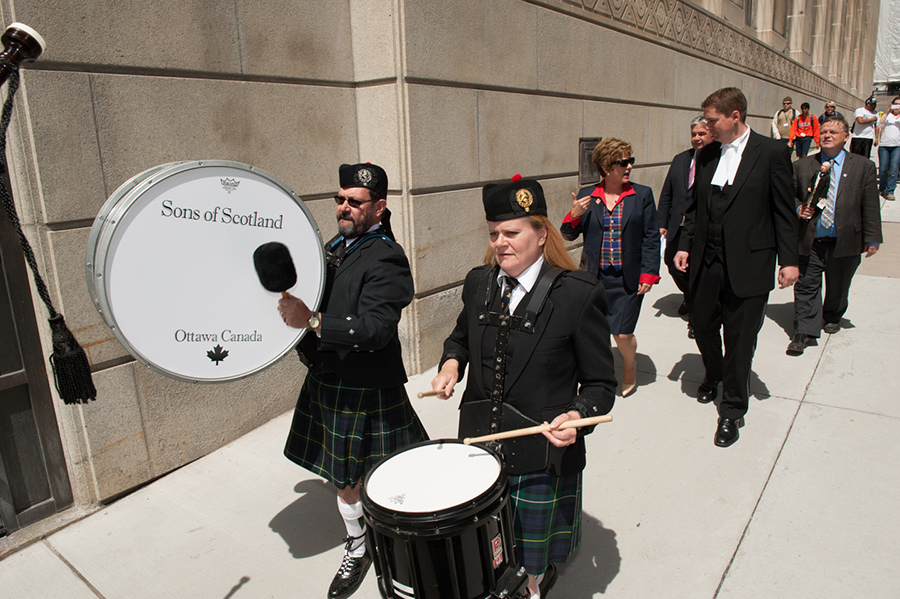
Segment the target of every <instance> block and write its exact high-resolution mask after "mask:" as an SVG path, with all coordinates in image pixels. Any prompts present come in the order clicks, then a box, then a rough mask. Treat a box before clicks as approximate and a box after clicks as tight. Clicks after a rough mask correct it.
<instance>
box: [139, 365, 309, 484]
mask: <svg viewBox="0 0 900 599" xmlns="http://www.w3.org/2000/svg"><path fill="white" fill-rule="evenodd" d="M305 371H306V370H305V368H304V367H303V365H302V364H300V361H299V359H298V358H297V354H296V352H293V351H291V352H288V354H287V355H286V356H285V357H284V358H282V359H281V360H280V361H279V362H277V363H276V364H274V365H273V366H271V367H269V368H267V369H266V370H264V371H262V372H259V373H257V374H254V375H252V376H250V377H247V378H245V379H243V380H239V381H234V382H230V383H217V384H209V385H198V384H192V383H185V382H181V381H175V380H172V379H168V378H166V377H164V376H162V375H159V374H156V373H155V372H153V371H151V370H150V369H149V368H144V367H142V366H139V365H135V373H136V376H135V380H136V386H137V390H138V400H139V402H140V406H141V413H142V415H143V418H144V431H145V434H146V436H147V450H148V454H149V458H150V469H151V473H152V475H153V476H154V477H156V476H160V475H162V474H165V473H166V472H169V471H170V470H173V469H175V468H178V467H179V466H182V465H184V464H186V463H188V462H190V461H192V460H195V459H197V458H199V457H201V456H204V455H206V454H208V453H210V452H212V451H213V450H215V449H218V448H219V447H221V446H223V445H225V444H226V443H228V442H229V441H231V440H232V439H236V438H237V437H240V436H241V435H244V434H246V433H248V432H250V431H251V430H253V429H254V428H256V427H258V426H261V425H262V424H263V423H265V422H268V421H269V420H271V419H272V418H274V417H275V416H278V415H279V414H283V413H284V412H286V411H288V410H290V409H291V408H292V407H293V406H294V405H295V403H296V400H297V395H298V394H299V392H300V386H301V385H302V383H303V376H304V375H305ZM285 435H287V431H285Z"/></svg>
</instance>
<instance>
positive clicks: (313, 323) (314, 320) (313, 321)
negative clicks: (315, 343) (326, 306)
mask: <svg viewBox="0 0 900 599" xmlns="http://www.w3.org/2000/svg"><path fill="white" fill-rule="evenodd" d="M308 324H309V328H311V329H317V328H319V325H320V324H322V320H321V319H320V318H319V313H318V312H313V315H312V316H310V317H309V323H308Z"/></svg>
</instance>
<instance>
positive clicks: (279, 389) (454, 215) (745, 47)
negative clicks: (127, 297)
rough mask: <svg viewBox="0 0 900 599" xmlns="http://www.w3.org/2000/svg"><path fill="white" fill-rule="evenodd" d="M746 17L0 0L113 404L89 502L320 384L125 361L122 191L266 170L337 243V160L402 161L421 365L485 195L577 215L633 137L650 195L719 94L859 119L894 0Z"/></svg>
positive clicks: (36, 202)
mask: <svg viewBox="0 0 900 599" xmlns="http://www.w3.org/2000/svg"><path fill="white" fill-rule="evenodd" d="M777 1H784V0H777ZM745 2H749V0H704V1H703V2H702V3H697V4H694V3H688V2H680V1H678V0H584V1H571V0H530V1H529V0H490V2H486V1H484V0H454V1H444V2H434V1H431V0H293V1H291V2H286V1H283V0H282V1H279V0H254V1H252V2H251V1H249V0H203V1H200V0H179V1H175V0H157V1H155V2H149V3H133V2H121V3H110V2H104V1H101V0H80V1H78V2H75V1H73V0H45V1H44V2H34V1H33V0H29V1H20V0H2V2H0V16H2V17H3V20H4V22H11V21H13V20H18V21H21V22H24V23H26V24H29V25H31V26H32V27H34V28H35V29H37V30H38V31H40V32H41V34H42V35H43V36H44V37H45V38H46V40H47V42H48V46H49V47H48V50H47V51H46V53H45V54H44V55H43V56H42V57H41V58H40V60H39V61H37V62H36V63H34V64H30V65H27V66H26V68H24V69H23V72H22V87H21V89H20V92H19V95H18V96H17V100H16V102H17V104H16V111H15V115H14V120H13V124H12V127H11V129H10V144H9V145H10V148H9V157H10V166H11V176H12V180H13V193H14V196H15V198H16V202H17V205H18V208H19V211H20V214H21V216H22V218H23V221H24V222H25V223H26V226H27V233H28V235H29V237H30V238H31V240H32V243H33V245H34V246H35V248H36V251H37V253H38V259H39V261H40V264H41V268H42V272H43V273H44V275H45V277H46V279H47V280H48V283H49V284H50V286H51V292H52V295H53V299H54V302H55V304H56V306H57V308H58V309H59V311H60V312H62V313H64V314H65V315H66V319H67V322H68V323H69V326H70V328H71V329H72V330H73V332H74V333H75V334H76V336H77V337H78V338H79V340H80V341H81V343H82V344H83V345H84V346H85V348H86V350H87V352H88V355H89V358H90V360H91V363H92V365H93V369H94V379H95V383H96V385H97V388H98V391H99V396H98V399H97V401H95V402H93V403H92V404H90V405H87V406H76V407H72V406H64V405H62V404H61V402H58V407H57V415H58V420H59V425H60V429H61V431H62V437H63V444H64V447H65V451H66V457H67V462H68V464H69V474H70V477H71V479H72V483H73V487H74V490H75V495H76V501H77V502H81V503H84V502H94V501H98V500H103V499H106V498H109V497H112V496H115V495H117V494H119V493H122V492H124V491H126V490H128V489H130V488H132V487H134V486H137V485H139V484H142V483H144V482H146V481H148V480H151V479H152V478H154V477H156V476H159V475H162V474H164V473H165V472H168V471H170V470H172V469H174V468H177V467H178V466H180V465H182V464H185V463H187V462H189V461H191V460H193V459H196V458H197V457H200V456H202V455H205V454H206V453H209V452H210V451H212V450H214V449H216V448H218V447H220V446H221V445H223V444H224V443H227V442H228V441H229V440H231V439H234V438H236V437H237V436H240V435H241V434H243V433H245V432H247V431H248V430H250V429H252V428H254V427H256V426H258V425H259V424H261V423H262V422H265V421H266V420H268V419H270V418H271V417H273V416H275V415H277V414H280V413H283V412H284V411H286V410H288V409H290V407H291V406H292V404H293V402H294V400H295V397H296V393H297V390H298V389H299V386H300V383H301V380H302V377H303V369H302V367H301V366H300V365H299V363H298V362H297V360H296V358H295V357H294V356H293V354H290V355H289V356H288V357H286V358H285V359H284V360H282V361H281V362H280V363H279V364H277V365H276V366H274V367H272V368H270V369H269V370H267V371H265V372H263V373H261V374H258V375H255V376H253V377H250V378H248V379H246V380H243V381H240V382H235V383H228V384H219V385H191V384H187V383H181V382H177V381H173V380H169V379H166V378H165V377H162V376H160V375H158V374H155V373H154V372H152V371H150V370H148V369H147V368H145V367H143V366H141V365H140V364H139V363H137V362H135V361H134V360H133V359H132V358H131V356H129V355H128V353H127V352H126V351H125V350H124V348H123V347H122V346H121V345H120V344H119V343H118V342H117V341H116V340H115V338H114V336H113V335H112V333H111V332H110V331H109V329H108V328H107V327H106V325H105V324H104V323H103V321H102V319H101V318H100V317H99V315H98V314H97V312H96V310H95V309H94V307H93V305H92V302H91V300H90V297H89V294H88V291H87V287H86V284H85V281H84V253H85V248H86V243H87V237H88V233H89V230H90V227H91V224H92V221H93V219H94V217H95V216H96V215H97V212H98V211H99V209H100V207H101V206H102V205H103V203H104V202H105V200H106V199H107V198H108V197H109V196H110V195H111V194H112V192H113V191H114V190H115V189H116V188H117V187H118V186H119V185H120V184H121V183H123V182H124V181H126V180H127V179H128V178H130V177H131V176H133V175H135V174H137V173H139V172H141V171H143V170H145V169H147V168H150V167H152V166H155V165H159V164H163V163H167V162H173V161H179V160H198V159H222V160H234V161H238V162H244V163H248V164H251V165H253V166H255V167H258V168H260V169H263V170H265V171H267V172H269V173H272V174H274V175H275V176H276V177H278V178H279V179H281V180H282V181H284V182H285V183H286V184H287V185H288V186H290V187H291V188H292V189H293V190H294V191H296V192H297V193H298V194H299V195H300V196H301V197H302V198H303V199H304V201H305V202H306V205H307V206H308V207H309V209H310V210H311V212H312V213H313V215H314V216H315V218H316V220H317V222H318V224H319V227H320V229H321V231H322V235H323V237H324V238H328V237H330V236H331V235H332V234H333V233H334V232H335V230H336V226H335V224H334V217H333V206H334V204H333V202H332V200H331V196H332V194H333V193H334V191H335V186H336V180H337V177H336V175H337V167H338V165H339V164H341V163H342V162H355V161H372V162H376V163H379V164H381V165H382V166H384V167H385V168H386V170H387V172H388V175H389V179H390V191H389V201H388V204H389V207H390V208H391V210H392V211H393V213H394V215H395V216H394V219H393V222H394V228H395V231H396V232H397V233H398V240H399V241H400V242H401V243H402V244H403V246H404V247H405V248H406V251H407V255H408V256H409V257H410V261H411V263H412V267H413V273H414V277H415V284H416V298H415V300H414V302H413V304H412V305H411V306H410V308H409V309H407V310H406V311H405V313H404V320H403V322H402V323H401V336H402V341H403V345H404V352H405V360H406V364H407V368H408V371H409V372H410V373H415V372H420V371H423V370H425V369H428V368H430V367H431V366H433V365H434V364H435V363H436V362H437V360H438V358H439V354H440V346H441V343H442V341H443V339H444V337H445V336H446V334H447V333H448V332H449V329H450V328H451V326H452V322H453V320H454V318H455V316H456V314H457V312H458V310H459V304H458V295H459V292H460V285H461V282H462V279H463V277H464V275H465V273H466V272H467V270H468V269H469V268H471V267H472V266H474V265H476V264H478V263H480V261H481V259H482V256H483V254H484V249H485V242H486V236H485V226H484V222H483V218H482V212H481V203H480V202H481V200H480V188H481V186H482V185H484V184H485V183H487V182H491V181H499V180H504V179H507V178H509V177H510V176H512V175H513V174H515V173H517V172H518V173H521V174H522V175H523V176H526V177H534V178H538V179H540V180H541V181H542V183H543V184H544V187H545V190H546V192H547V196H548V199H549V202H550V216H551V219H553V220H554V221H561V219H562V217H563V215H564V214H565V212H566V211H567V210H568V208H569V206H570V201H571V200H570V197H571V196H570V195H569V194H570V192H571V191H573V190H574V189H575V188H576V187H577V175H576V174H577V168H578V153H577V147H578V138H579V137H597V136H603V137H608V136H616V137H621V138H624V139H626V140H628V141H630V142H631V144H632V146H633V147H634V150H635V155H636V158H637V166H636V169H635V173H634V178H635V180H636V181H638V182H641V183H644V184H647V185H650V186H651V187H653V188H654V190H656V191H657V192H658V190H659V189H660V187H661V185H662V181H663V178H664V176H665V172H666V169H667V166H668V161H669V160H670V159H671V157H672V156H673V155H674V154H675V153H677V152H678V151H680V150H682V149H683V148H684V147H686V146H687V141H688V135H687V133H688V123H689V121H690V120H691V118H692V117H693V116H695V115H696V114H697V113H698V112H699V104H700V102H701V101H702V100H703V98H704V97H705V96H706V95H707V94H708V93H709V92H711V91H713V90H715V89H717V88H719V87H724V86H731V85H734V86H737V87H740V88H742V89H743V90H744V91H745V93H746V94H747V96H748V99H749V101H750V115H751V116H750V123H751V125H752V126H753V127H754V128H755V129H756V130H758V131H761V132H763V133H767V132H768V127H769V120H770V119H771V115H772V113H774V111H775V110H776V109H777V108H779V107H780V101H781V97H782V96H783V95H785V94H786V93H790V94H791V95H792V96H793V97H794V102H795V105H799V103H800V102H802V101H809V102H810V103H811V104H813V107H814V108H813V111H814V112H816V113H817V112H818V111H819V109H820V108H821V105H822V103H823V102H824V101H825V100H827V99H834V100H835V101H837V102H838V104H839V105H840V108H839V110H841V111H842V112H844V114H847V113H848V111H849V112H852V108H854V107H856V106H857V105H860V104H861V98H862V97H864V96H866V95H868V93H869V91H870V90H869V87H868V85H869V83H867V82H871V67H870V66H869V65H871V64H872V56H873V55H874V54H873V52H874V31H875V27H876V26H877V23H876V21H875V19H877V14H878V13H877V2H871V1H868V0H850V1H846V2H839V1H838V0H808V1H807V2H805V3H798V4H803V6H802V7H800V8H802V10H799V9H798V10H797V12H796V14H790V15H787V17H788V19H787V21H788V22H787V28H786V29H785V33H784V35H780V34H778V33H776V32H775V31H774V29H773V26H772V17H771V15H772V13H773V11H774V8H773V5H774V4H776V3H777V2H776V0H766V1H765V2H759V3H750V9H751V11H750V16H749V17H748V16H747V10H748V8H747V6H745V4H744V3H745ZM754 7H755V9H756V10H755V12H754V11H753V10H752V9H753V8H754ZM807 9H809V10H810V11H812V10H813V9H814V10H815V18H814V19H813V22H811V23H808V22H806V21H804V20H803V18H802V17H803V16H804V14H805V13H804V11H806V10H807ZM767 19H768V21H767ZM748 21H749V22H750V24H748ZM573 251H575V252H577V251H578V248H577V247H576V246H573ZM35 297H37V296H36V295H35ZM35 304H36V310H37V311H38V321H39V322H43V320H44V316H43V315H42V314H41V313H40V310H42V309H43V308H42V307H40V306H39V304H40V302H39V301H36V302H35ZM43 334H45V335H46V333H43ZM43 343H44V346H45V350H46V353H47V354H48V355H49V352H50V350H49V339H43ZM272 458H273V459H276V460H277V459H281V458H280V457H279V456H273V457H272Z"/></svg>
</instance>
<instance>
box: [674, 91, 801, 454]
mask: <svg viewBox="0 0 900 599" xmlns="http://www.w3.org/2000/svg"><path fill="white" fill-rule="evenodd" d="M702 107H703V116H704V117H705V118H706V122H707V124H708V125H709V129H710V133H711V134H712V137H713V139H714V140H715V141H714V142H713V143H711V144H709V145H708V146H706V147H705V148H703V149H702V150H700V152H699V154H698V156H697V176H696V179H695V181H694V193H693V200H692V202H691V206H690V207H689V208H688V210H687V212H686V213H685V222H684V230H683V232H682V237H681V241H680V243H679V251H678V253H677V254H676V255H675V265H676V266H677V267H678V269H679V270H681V271H687V268H688V265H689V264H690V267H691V270H690V279H691V290H692V292H693V294H692V296H691V299H692V301H691V316H692V320H693V324H694V330H695V332H696V335H697V347H698V349H699V350H700V355H701V356H702V358H703V365H704V366H705V367H706V376H705V377H704V379H703V383H702V384H701V385H700V387H699V388H698V390H697V401H699V402H700V403H709V402H711V401H713V400H714V399H715V398H716V395H717V394H718V386H719V381H722V383H723V386H722V400H721V402H720V403H719V406H718V411H719V420H718V424H717V427H716V434H715V437H714V442H715V444H716V445H718V446H719V447H728V446H730V445H732V444H733V443H734V442H735V441H737V440H738V437H739V432H738V429H739V428H740V427H741V426H743V424H744V414H746V412H747V405H748V401H749V398H750V368H751V364H752V362H753V352H754V350H755V349H756V336H757V335H758V333H759V329H760V328H762V324H763V319H764V318H765V312H766V302H767V301H768V298H769V291H771V290H772V288H773V287H774V280H773V279H774V278H775V277H774V273H775V260H776V257H777V259H778V264H779V266H780V268H779V270H778V285H779V287H781V288H784V287H788V286H790V285H793V284H794V283H795V282H796V281H797V278H798V276H799V269H798V267H797V264H798V262H799V258H798V253H797V248H798V241H797V214H796V212H795V211H794V202H793V198H792V196H791V159H790V153H789V151H788V149H787V147H785V146H784V145H783V144H781V143H779V142H778V141H777V140H772V139H770V138H767V137H763V136H762V135H759V134H758V133H755V132H754V131H752V130H750V128H749V127H748V126H747V124H746V123H745V122H744V121H745V119H746V116H747V99H746V98H745V97H744V94H743V93H742V92H741V90H739V89H737V88H734V87H729V88H723V89H720V90H718V91H716V92H714V93H712V94H710V96H709V97H707V98H706V100H704V101H703V104H702ZM720 329H721V330H722V334H721V335H720ZM723 336H724V344H725V353H724V356H723V354H722V341H723V338H722V337H723Z"/></svg>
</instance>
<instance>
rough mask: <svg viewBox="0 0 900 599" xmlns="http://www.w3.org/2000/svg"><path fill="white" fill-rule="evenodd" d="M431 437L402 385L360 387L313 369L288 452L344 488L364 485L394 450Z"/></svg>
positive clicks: (299, 403)
mask: <svg viewBox="0 0 900 599" xmlns="http://www.w3.org/2000/svg"><path fill="white" fill-rule="evenodd" d="M427 440H428V434H427V433H426V432H425V428H424V427H423V426H422V423H421V422H420V421H419V417H418V416H417V415H416V412H415V410H413V407H412V404H411V403H410V402H409V397H407V395H406V389H405V388H404V387H403V385H400V386H399V387H395V388H393V389H372V388H366V387H356V386H353V385H348V384H347V383H345V382H343V381H342V380H341V379H340V378H339V377H337V376H336V375H333V374H321V373H319V374H314V373H312V372H310V373H308V374H307V375H306V380H305V381H304V382H303V387H302V388H301V389H300V398H299V399H298V400H297V407H296V408H295V409H294V419H293V421H292V422H291V430H290V433H288V438H287V443H286V445H285V447H284V455H285V457H287V458H288V459H289V460H291V461H292V462H295V463H297V464H299V465H301V466H303V467H304V468H306V469H307V470H309V471H311V472H313V473H315V474H318V475H319V476H321V477H323V478H325V479H326V480H328V481H329V482H331V483H333V484H334V485H335V486H337V487H338V488H339V489H341V488H344V487H352V486H354V485H356V484H357V483H359V482H360V481H361V480H362V478H363V475H364V474H365V473H366V472H367V471H368V470H369V469H370V468H371V467H372V466H374V465H375V463H376V462H377V461H378V460H380V459H381V458H383V457H385V456H387V455H388V454H390V453H391V452H393V451H395V450H397V449H400V448H402V447H406V446H407V445H410V444H412V443H416V442H418V441H427Z"/></svg>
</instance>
